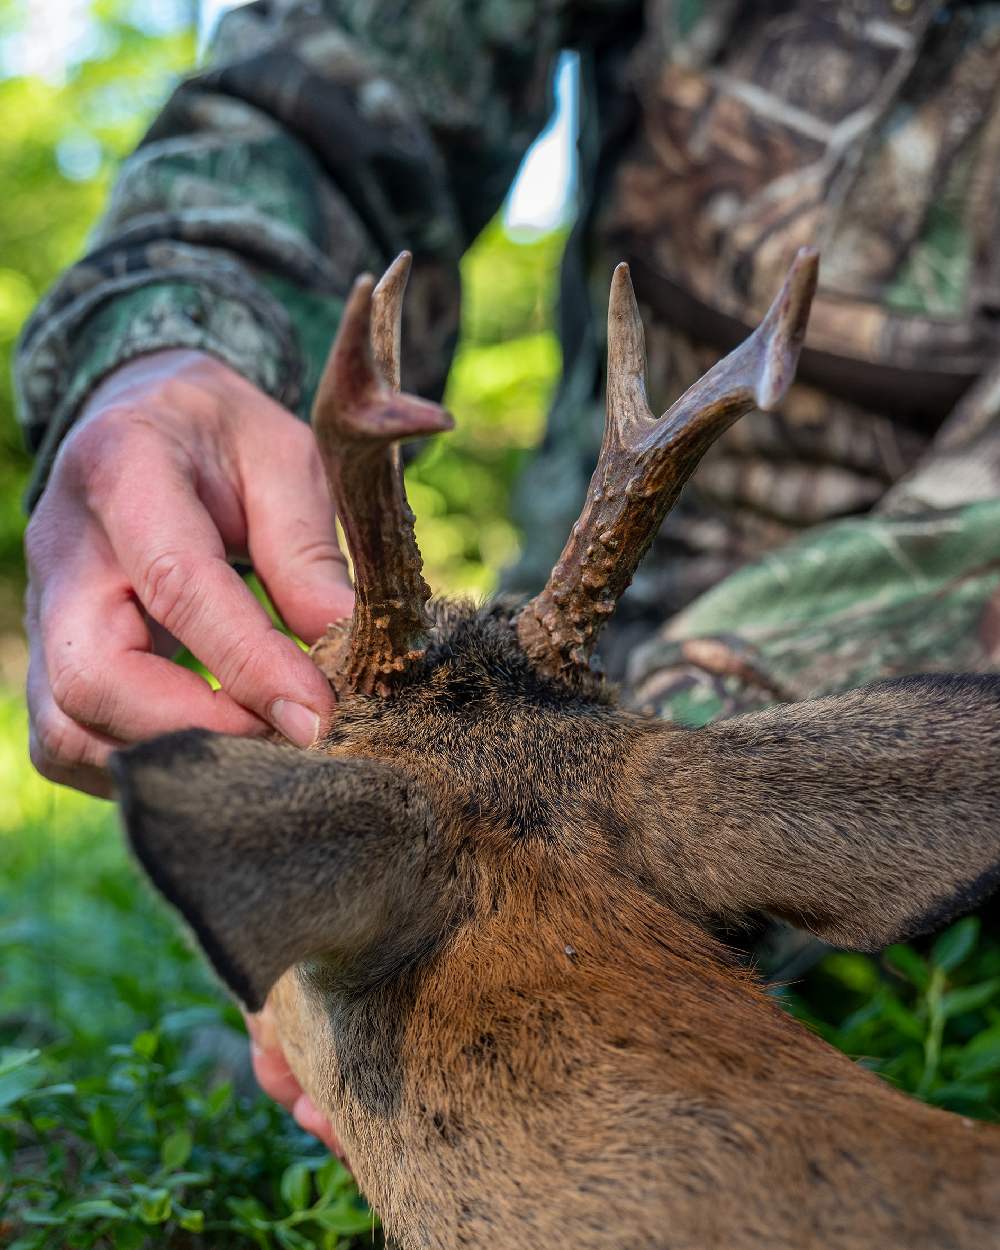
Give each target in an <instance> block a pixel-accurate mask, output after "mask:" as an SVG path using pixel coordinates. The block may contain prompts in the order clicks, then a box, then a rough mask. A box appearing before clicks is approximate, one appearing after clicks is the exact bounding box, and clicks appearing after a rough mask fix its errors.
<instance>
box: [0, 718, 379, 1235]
mask: <svg viewBox="0 0 1000 1250" xmlns="http://www.w3.org/2000/svg"><path fill="white" fill-rule="evenodd" d="M25 750H26V741H25V724H24V711H23V705H22V703H21V700H20V698H17V697H14V696H12V695H10V694H7V695H4V696H2V697H0V883H2V885H0V917H2V920H0V966H2V968H3V979H2V984H0V1176H2V1177H3V1180H2V1181H0V1244H4V1243H5V1239H4V1235H3V1231H4V1230H6V1232H7V1233H8V1234H10V1235H14V1234H15V1231H16V1239H15V1240H14V1243H13V1244H14V1246H16V1247H17V1250H28V1248H29V1247H31V1248H32V1250H34V1248H36V1247H37V1248H39V1250H40V1248H41V1247H53V1248H55V1247H58V1248H59V1250H62V1248H63V1247H77V1246H79V1247H88V1246H115V1247H122V1248H128V1247H138V1246H144V1245H151V1246H153V1245H155V1246H173V1245H177V1246H186V1245H195V1244H198V1245H211V1246H213V1247H215V1246H219V1247H225V1246H229V1245H234V1246H235V1245H258V1246H262V1247H264V1246H281V1247H292V1248H293V1250H294V1248H295V1247H303V1246H314V1245H316V1246H322V1247H333V1246H370V1245H372V1244H373V1241H374V1240H375V1237H374V1236H373V1228H374V1221H373V1218H372V1216H371V1214H370V1212H369V1211H368V1209H367V1207H366V1206H365V1205H364V1203H363V1202H362V1201H361V1200H360V1199H359V1198H358V1196H357V1193H356V1190H355V1189H354V1186H353V1183H352V1182H351V1179H350V1177H349V1175H348V1174H347V1173H346V1171H345V1170H344V1169H343V1167H341V1165H340V1164H339V1163H338V1162H337V1161H336V1160H331V1159H330V1158H329V1157H328V1156H327V1155H325V1153H324V1152H323V1150H322V1148H321V1147H319V1145H318V1144H317V1143H315V1142H314V1141H312V1139H311V1138H309V1137H307V1136H306V1135H305V1134H303V1133H301V1132H300V1131H299V1130H298V1129H296V1128H295V1127H294V1125H293V1124H292V1123H291V1121H290V1120H289V1118H288V1117H287V1116H285V1115H284V1113H282V1112H281V1111H279V1110H278V1108H276V1107H275V1106H273V1105H272V1104H271V1103H270V1102H269V1101H268V1100H267V1099H266V1098H264V1097H263V1096H262V1095H260V1094H258V1093H257V1092H256V1090H255V1089H254V1087H253V1084H252V1079H251V1078H250V1076H249V1069H248V1067H247V1065H246V1060H245V1054H246V1042H245V1037H244V1033H243V1025H242V1022H241V1019H240V1016H239V1013H238V1012H237V1011H236V1010H235V1008H234V1007H233V1006H232V1005H231V1004H230V1003H229V1002H228V1000H227V999H226V998H225V997H224V995H223V994H222V993H221V991H220V990H219V988H218V987H217V985H216V984H215V982H214V981H213V980H212V978H211V977H210V976H209V974H208V973H207V972H206V971H205V970H204V967H203V964H202V962H201V959H200V958H199V957H198V956H197V955H196V954H195V952H194V950H193V949H192V947H191V946H190V945H189V944H188V942H187V940H186V939H185V937H184V936H183V935H182V934H181V933H180V932H179V931H178V928H177V926H176V925H175V923H174V921H173V919H172V918H171V917H170V916H168V915H167V913H166V911H165V909H163V908H161V906H160V905H159V903H158V902H156V901H154V899H153V897H152V894H151V892H150V891H149V890H148V889H147V887H146V886H145V885H144V883H142V882H141V881H140V880H139V876H138V873H137V872H136V870H135V869H134V868H133V866H132V864H131V863H130V862H129V861H128V859H127V856H126V854H125V852H124V850H123V845H122V840H121V838H120V836H119V833H118V828H117V820H116V818H115V815H114V812H113V810H112V809H111V808H110V807H109V806H108V805H107V804H102V803H98V802H96V801H94V800H90V799H87V798H84V797H82V796H79V795H75V794H72V793H70V792H69V791H65V790H58V789H56V788H55V787H53V786H49V785H48V784H47V783H45V782H44V781H42V780H41V778H38V777H36V776H35V775H34V774H33V773H31V772H30V770H29V769H28V768H26V766H25V758H26V757H25ZM378 1244H381V1239H380V1238H378Z"/></svg>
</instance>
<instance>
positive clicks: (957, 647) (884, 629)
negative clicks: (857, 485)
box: [629, 365, 1000, 725]
mask: <svg viewBox="0 0 1000 1250" xmlns="http://www.w3.org/2000/svg"><path fill="white" fill-rule="evenodd" d="M997 668H1000V365H998V366H994V368H993V369H992V370H990V371H989V372H987V373H986V374H984V375H983V376H982V377H981V378H980V379H979V381H978V382H977V383H975V384H974V385H973V386H972V387H971V388H970V390H969V391H968V392H967V394H966V395H965V397H964V398H963V400H962V401H961V403H960V404H959V405H958V407H957V408H956V409H955V411H954V413H953V414H952V415H951V417H949V419H948V421H947V422H946V423H945V424H944V425H943V426H942V428H941V430H940V432H939V434H938V436H937V437H936V439H935V440H934V442H933V444H932V445H931V447H930V449H929V450H928V452H927V454H926V455H925V456H924V458H923V459H922V460H921V461H920V462H919V463H918V464H917V465H916V466H915V468H914V469H913V470H912V471H911V472H910V473H909V474H907V475H906V476H905V477H904V478H902V479H901V480H900V481H899V482H898V483H897V484H896V485H895V486H894V487H893V488H892V489H891V490H890V491H889V492H888V493H887V494H886V495H885V496H884V498H883V499H882V501H881V502H880V503H879V505H878V507H877V509H876V510H875V511H874V512H872V513H870V514H869V515H867V516H862V517H852V518H848V519H846V520H842V521H838V522H835V523H833V524H830V525H826V526H822V527H820V528H817V529H815V530H812V531H809V532H808V533H807V534H805V535H804V536H803V537H802V538H801V539H799V540H798V541H796V542H793V543H790V544H789V545H787V546H785V547H783V548H781V549H779V550H777V551H775V552H773V553H771V554H769V555H768V556H766V557H765V558H764V559H762V560H759V561H757V562H756V563H754V564H750V565H748V566H747V567H745V568H743V569H741V570H739V571H738V572H737V573H735V574H733V575H732V576H730V577H728V578H726V579H725V580H724V581H723V582H720V583H719V584H718V585H717V586H715V587H713V589H712V590H710V591H709V592H708V593H707V594H704V595H702V596H701V597H700V598H699V599H697V600H695V601H694V602H693V603H692V604H691V605H690V606H689V607H688V608H686V609H685V610H684V611H683V612H681V613H679V614H678V615H677V616H675V617H674V618H673V619H672V620H671V621H669V622H668V623H667V624H666V625H665V626H664V627H663V628H662V629H661V630H660V631H659V632H658V633H657V634H656V635H654V637H653V638H651V639H650V640H649V641H648V642H647V643H645V644H644V645H643V646H641V647H640V648H638V649H637V650H636V651H635V652H634V654H633V655H632V657H631V664H630V673H629V676H630V679H631V684H633V686H634V689H635V691H636V698H637V701H638V702H639V704H640V705H642V706H644V707H645V708H646V709H647V710H649V711H656V712H658V713H659V714H661V715H663V716H666V717H667V718H668V719H671V720H675V721H678V722H679V723H682V724H689V725H703V724H706V723H708V722H709V721H711V720H715V719H718V718H723V717H728V716H732V715H735V714H737V713H741V712H747V711H754V710H756V709H758V708H761V707H765V706H767V705H768V704H772V703H775V702H782V701H792V700H798V699H808V698H815V697H818V696H821V695H827V694H835V693H837V692H839V691H842V690H849V689H852V688H854V687H856V686H861V685H865V684H867V683H869V682H873V681H878V680H881V679H883V678H887V677H897V676H905V675H907V674H911V673H927V672H982V671H990V670H996V669H997Z"/></svg>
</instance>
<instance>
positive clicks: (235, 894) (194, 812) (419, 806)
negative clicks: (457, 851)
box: [111, 730, 434, 1011]
mask: <svg viewBox="0 0 1000 1250" xmlns="http://www.w3.org/2000/svg"><path fill="white" fill-rule="evenodd" d="M111 768H112V773H113V775H114V778H115V781H116V783H117V787H118V793H119V798H120V801H121V806H122V811H123V814H124V821H125V828H126V831H127V833H128V837H129V840H130V842H131V845H132V849H133V850H134V852H135V854H136V857H137V858H138V860H139V862H140V863H141V865H142V866H143V868H144V869H145V870H146V872H147V873H148V874H149V876H150V878H151V879H152V881H153V884H154V885H155V886H156V887H157V889H158V890H159V891H160V892H161V893H162V894H163V895H164V896H165V897H166V898H167V900H168V901H169V902H170V903H172V904H173V906H174V907H176V908H177V910H178V911H180V912H181V914H182V915H183V916H184V918H185V919H186V920H187V921H188V923H189V924H190V925H191V928H192V929H193V930H194V932H195V935H196V936H197V938H198V940H199V942H200V943H201V945H202V947H203V948H204V950H205V953H206V954H207V955H208V957H209V959H210V960H211V962H212V964H213V965H214V967H215V970H216V972H218V974H219V976H220V977H221V978H222V979H223V980H224V981H225V982H226V984H227V985H228V986H229V988H230V989H231V990H232V991H233V992H234V993H235V994H236V995H237V996H238V997H239V998H240V999H241V1000H242V1001H243V1003H244V1004H245V1005H246V1007H247V1008H249V1009H250V1010H251V1011H256V1010H258V1009H259V1008H260V1007H262V1006H263V1003H264V999H265V998H266V997H267V993H268V991H269V990H270V988H271V986H272V985H273V984H274V982H275V981H276V980H277V979H278V977H279V976H280V975H281V974H282V973H283V972H284V971H285V970H286V969H287V968H289V967H290V966H291V965H292V964H295V963H298V962H299V961H301V960H303V959H307V958H310V957H313V956H325V957H329V958H332V959H334V960H348V959H351V958H352V957H354V956H356V955H357V954H359V953H361V952H363V951H365V950H366V949H368V948H369V947H371V946H373V945H375V944H377V943H379V941H380V939H381V938H382V937H383V936H384V935H385V934H386V933H387V932H388V931H389V930H390V929H391V928H395V926H396V925H397V924H398V923H399V921H400V920H401V919H403V916H402V914H401V913H403V912H404V911H406V910H410V909H412V908H413V907H414V906H415V905H417V904H416V900H415V898H414V895H415V894H416V893H417V891H415V890H414V881H416V880H418V879H420V878H421V875H422V873H421V870H422V861H423V859H424V858H425V856H426V854H427V847H428V843H429V842H430V841H431V838H432V834H433V829H434V821H433V816H432V813H431V811H430V808H429V805H428V804H427V803H426V801H425V800H424V799H423V797H422V796H421V795H420V794H419V793H417V792H416V789H415V787H414V786H413V785H411V783H410V782H408V781H407V780H406V779H404V778H402V777H400V776H398V775H397V774H396V773H395V772H394V771H393V770H392V769H391V768H389V767H388V766H387V765H384V764H381V763H377V762H376V761H373V760H366V759H356V758H355V759H331V758H329V757H327V756H322V755H314V754H307V753H305V752H302V751H298V750H296V749H295V748H294V747H283V746H277V745H274V744H272V743H267V742H257V741H248V740H246V739H241V738H227V737H222V736H220V735H217V734H210V733H206V732H204V731H201V730H190V731H186V732H184V733H178V734H171V735H169V736H167V737H163V738H156V739H154V740H153V741H151V742H146V743H142V744H140V745H139V746H136V747H132V748H130V749H129V750H126V751H122V752H119V753H118V754H116V755H115V756H113V757H112V762H111ZM423 902H424V906H425V908H426V909H427V910H430V909H429V908H427V905H426V900H423Z"/></svg>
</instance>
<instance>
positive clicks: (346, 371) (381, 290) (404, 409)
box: [312, 253, 452, 694]
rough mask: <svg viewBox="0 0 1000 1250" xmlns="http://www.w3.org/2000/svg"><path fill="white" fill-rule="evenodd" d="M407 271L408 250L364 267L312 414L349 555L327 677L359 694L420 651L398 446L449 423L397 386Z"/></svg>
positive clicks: (422, 622) (424, 590) (382, 689)
mask: <svg viewBox="0 0 1000 1250" xmlns="http://www.w3.org/2000/svg"><path fill="white" fill-rule="evenodd" d="M408 271H409V255H408V254H407V253H404V254H403V255H402V256H400V257H398V258H397V259H396V261H395V262H394V264H393V265H392V266H391V267H390V269H389V271H388V272H387V274H386V275H385V277H384V278H383V280H382V282H381V283H379V286H378V287H375V281H374V279H373V278H372V276H371V275H370V274H363V275H362V276H361V277H360V278H358V279H357V281H356V282H355V284H354V288H353V290H352V291H351V294H350V297H349V298H348V301H347V306H346V307H345V309H344V315H343V318H342V320H341V323H340V329H339V331H338V333H337V338H336V340H335V342H334V344H333V347H332V348H331V350H330V356H329V359H328V360H327V364H326V368H325V370H324V372H323V377H322V379H321V380H320V384H319V388H318V390H317V392H316V400H315V403H314V404H313V412H312V425H313V431H314V433H315V435H316V441H317V443H318V444H319V450H320V456H321V458H322V461H323V466H324V468H325V470H326V476H327V480H328V481H329V484H330V493H331V496H332V497H333V499H334V500H335V501H336V504H337V508H338V511H339V514H340V520H341V523H342V525H343V527H344V533H345V535H346V537H347V543H348V546H349V548H350V552H351V559H352V560H353V562H354V591H355V596H356V597H355V604H354V615H353V617H352V620H351V629H350V635H349V637H348V638H347V640H346V646H345V648H344V650H343V651H338V654H337V657H336V664H335V665H334V668H335V672H334V673H332V674H330V673H328V675H330V676H331V679H332V680H333V681H334V683H335V684H336V685H337V686H338V688H340V689H342V690H344V691H353V692H357V693H361V694H373V693H378V694H388V693H389V692H390V690H391V687H392V683H393V680H394V678H395V677H396V676H398V674H400V673H401V672H403V671H404V670H405V669H406V667H407V666H408V665H409V664H410V663H411V662H412V661H413V660H414V659H416V658H418V657H419V656H421V655H422V654H423V648H422V645H421V644H422V640H423V637H424V634H425V632H426V630H427V628H428V620H427V614H426V604H427V600H428V599H429V598H430V588H429V587H428V585H427V583H426V582H425V581H424V578H423V575H422V573H421V567H422V564H421V559H420V552H419V550H418V549H417V543H416V539H415V537H414V533H413V513H412V512H411V511H410V507H409V505H408V504H407V502H406V492H405V490H404V488H403V473H402V467H401V464H400V457H399V450H398V446H397V444H398V443H399V442H400V440H402V439H407V438H417V437H420V436H422V435H428V434H437V433H440V432H441V431H442V430H448V429H451V426H452V419H451V417H450V416H449V415H448V414H447V413H446V412H445V411H444V410H443V409H442V408H439V407H438V406H437V404H432V403H428V402H427V401H425V400H422V399H417V398H415V397H413V396H412V395H404V394H399V393H397V392H398V386H399V380H398V379H399V320H400V313H401V308H402V297H403V291H404V290H405V287H406V278H407V274H408ZM373 353H374V354H375V355H376V356H377V358H378V367H377V368H376V362H375V359H373ZM325 671H326V669H325Z"/></svg>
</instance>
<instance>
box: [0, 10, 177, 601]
mask: <svg viewBox="0 0 1000 1250" xmlns="http://www.w3.org/2000/svg"><path fill="white" fill-rule="evenodd" d="M153 7H155V6H153ZM142 8H143V6H140V5H137V4H134V3H133V4H128V3H125V2H124V0H121V2H119V3H115V2H114V0H101V2H100V3H95V4H94V6H93V16H94V20H93V22H92V24H91V29H92V33H93V38H92V39H91V40H90V41H88V42H87V43H86V44H85V46H84V47H83V48H82V49H81V54H80V56H79V59H77V60H75V61H71V63H70V64H69V65H67V67H66V70H65V74H64V76H62V80H59V81H51V82H50V81H46V80H44V79H42V78H39V77H34V76H19V75H18V74H17V72H16V71H17V60H16V57H15V56H14V55H13V50H14V49H15V48H16V42H15V41H16V40H17V39H18V38H20V37H23V35H24V28H25V25H26V20H27V4H25V3H15V2H14V0H0V54H4V62H9V64H7V72H6V73H4V74H0V117H2V118H3V125H2V126H0V184H2V185H3V188H4V195H3V196H2V197H0V578H4V579H6V580H7V581H8V582H14V583H15V584H16V583H19V582H20V581H21V580H22V574H21V556H20V540H21V530H22V527H23V518H22V516H21V496H22V493H23V488H24V482H25V479H26V476H27V471H28V463H29V462H28V457H27V455H26V453H25V451H24V447H23V444H22V442H21V437H20V434H19V432H18V429H17V425H16V422H15V420H14V406H13V399H12V394H11V349H12V347H13V344H14V341H15V339H16V337H17V333H18V331H19V329H20V326H21V323H22V322H23V320H24V318H25V317H26V316H27V314H28V313H29V312H30V311H31V309H32V307H33V306H34V304H35V303H36V302H37V300H38V298H39V296H40V295H41V294H42V293H43V292H44V291H45V289H46V288H47V287H48V286H49V284H50V283H51V282H52V280H53V278H54V277H55V275H56V274H57V273H58V272H59V271H60V270H61V269H63V268H64V267H65V266H66V265H67V264H69V263H70V261H72V260H73V259H75V257H76V256H77V255H78V254H79V252H80V250H81V248H82V246H83V243H84V239H85V237H86V233H87V231H88V229H89V228H90V226H91V224H92V223H93V222H94V220H95V219H96V217H97V215H98V213H99V211H100V208H101V205H102V203H103V201H104V198H105V195H106V192H107V186H108V181H109V178H110V175H111V172H112V169H113V167H114V164H115V162H116V160H117V159H118V157H119V156H120V155H121V154H122V153H123V152H124V151H126V150H127V149H128V148H129V147H130V146H131V145H133V144H134V143H135V142H136V141H137V140H138V138H139V137H140V135H141V133H142V130H143V128H144V126H145V125H146V123H147V121H148V118H149V116H150V114H151V112H152V110H153V108H154V107H155V104H156V102H157V100H159V99H160V98H162V95H163V93H164V90H165V87H166V84H167V82H168V80H169V78H170V76H171V75H173V74H175V73H178V72H180V71H181V70H182V69H183V68H185V67H187V66H189V65H190V64H191V61H192V59H193V57H194V39H193V34H192V29H191V27H190V25H187V24H184V23H179V24H178V25H177V27H176V29H174V30H172V31H171V30H167V31H162V30H158V29H156V30H154V31H153V32H152V33H151V30H150V26H149V21H148V17H145V16H144V15H143V13H142V11H141V10H142Z"/></svg>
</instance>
